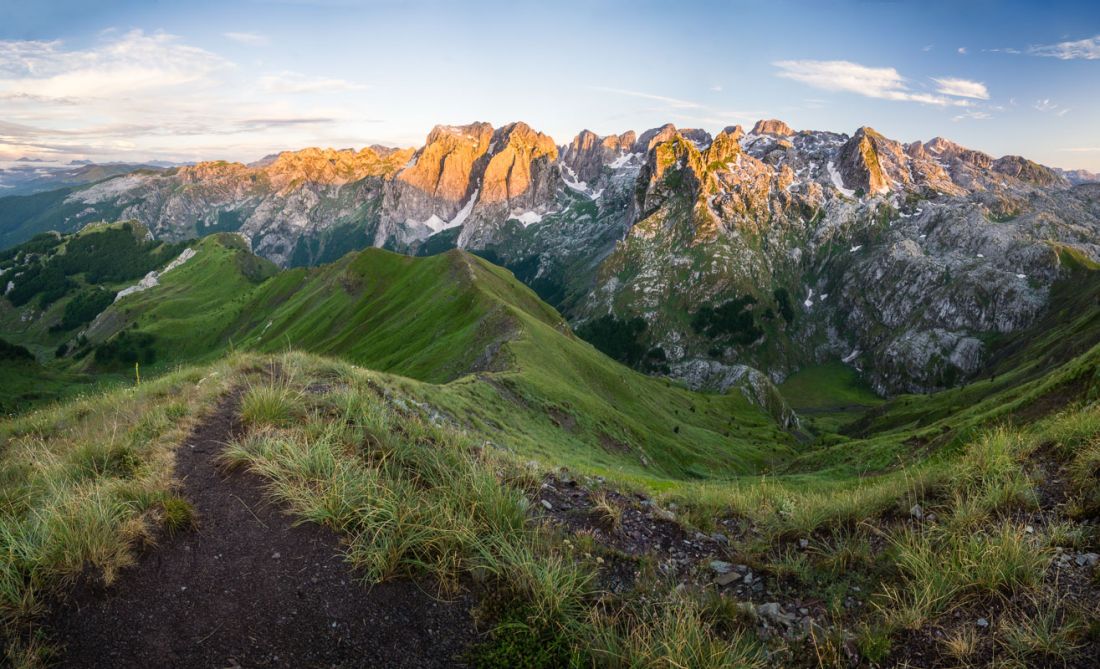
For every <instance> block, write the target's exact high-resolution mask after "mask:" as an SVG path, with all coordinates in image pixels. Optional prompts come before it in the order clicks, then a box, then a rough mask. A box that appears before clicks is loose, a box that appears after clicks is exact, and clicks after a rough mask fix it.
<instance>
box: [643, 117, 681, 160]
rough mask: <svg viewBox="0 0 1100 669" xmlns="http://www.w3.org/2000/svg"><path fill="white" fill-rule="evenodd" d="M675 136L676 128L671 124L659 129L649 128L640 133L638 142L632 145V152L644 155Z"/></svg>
mask: <svg viewBox="0 0 1100 669" xmlns="http://www.w3.org/2000/svg"><path fill="white" fill-rule="evenodd" d="M675 135H676V126H674V125H672V124H671V123H666V124H664V125H662V126H661V127H659V128H650V129H649V130H646V131H645V132H643V133H642V135H641V136H640V137H639V138H638V141H637V142H635V144H634V152H635V153H642V154H646V153H649V151H650V150H651V149H652V148H653V147H655V146H657V145H658V144H661V143H662V142H667V141H668V140H670V139H672V138H673V137H674V136H675Z"/></svg>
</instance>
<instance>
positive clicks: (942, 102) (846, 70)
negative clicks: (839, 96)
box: [773, 60, 972, 107]
mask: <svg viewBox="0 0 1100 669" xmlns="http://www.w3.org/2000/svg"><path fill="white" fill-rule="evenodd" d="M773 65H775V66H776V67H778V68H779V69H780V72H779V76H781V77H784V78H787V79H793V80H795V81H800V82H802V83H804V84H808V85H810V86H813V87H814V88H820V89H823V90H827V91H844V92H848V93H858V94H859V95H864V96H867V97H869V98H878V99H882V100H899V101H905V102H919V103H922V104H929V105H937V106H941V107H944V106H954V107H969V106H970V105H971V104H972V103H971V102H969V101H968V100H957V99H953V98H948V97H945V96H943V95H934V94H931V93H924V92H921V91H915V90H913V89H912V88H910V87H909V84H908V82H907V81H906V79H905V77H903V76H901V74H900V73H898V71H897V70H896V69H894V68H892V67H867V66H866V65H860V64H859V63H853V62H850V61H846V60H781V61H777V62H775V63H773Z"/></svg>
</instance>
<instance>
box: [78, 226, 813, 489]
mask: <svg viewBox="0 0 1100 669" xmlns="http://www.w3.org/2000/svg"><path fill="white" fill-rule="evenodd" d="M196 248H197V250H198V252H197V255H196V256H195V257H194V258H193V259H191V260H190V261H188V262H187V263H186V264H184V265H183V266H181V267H179V268H178V269H176V270H173V271H172V272H170V273H168V274H166V275H165V276H164V277H163V278H162V280H161V285H159V286H157V287H155V288H153V289H150V290H147V291H144V292H141V293H137V294H134V295H131V296H128V297H126V298H124V299H123V300H121V301H119V302H118V303H117V304H116V305H115V306H113V307H112V308H110V309H109V310H108V311H107V313H106V314H105V315H104V316H103V317H102V318H101V319H100V321H99V323H100V325H102V326H103V329H102V330H101V331H99V332H96V333H95V335H96V337H98V338H99V339H106V338H108V337H110V336H113V335H114V333H118V332H126V333H132V332H141V333H148V334H150V335H152V336H153V337H154V339H155V342H156V343H155V346H156V349H157V359H158V360H159V361H160V363H161V364H162V365H163V364H170V363H173V362H186V361H195V360H213V359H215V358H217V357H218V356H220V355H223V354H224V353H225V352H226V351H229V350H232V349H247V350H255V351H262V352H276V351H280V350H286V349H288V348H293V349H298V350H306V351H310V352H313V353H319V354H324V355H331V356H338V357H340V358H342V359H344V360H348V361H350V362H353V363H355V364H357V365H361V366H364V367H370V368H372V369H377V370H379V371H385V372H391V373H394V374H399V375H401V376H403V377H407V380H405V381H403V382H401V383H403V385H404V388H403V390H404V391H405V392H408V393H410V394H412V395H414V396H416V397H417V398H419V400H418V401H423V402H427V403H430V404H431V405H432V406H434V407H436V408H437V409H438V410H439V411H442V412H444V413H446V414H448V415H450V416H453V417H455V418H456V419H458V420H461V421H463V422H465V423H467V424H469V425H471V426H473V427H476V428H477V429H478V430H480V431H482V432H483V433H484V434H486V435H488V436H489V438H490V439H491V440H493V441H494V442H496V443H499V444H502V445H507V447H508V448H512V449H515V450H517V451H519V452H522V453H524V454H526V455H527V456H529V457H534V458H537V459H539V460H542V461H544V462H548V463H555V464H559V465H569V466H583V467H586V468H590V469H592V470H593V471H598V472H603V473H606V474H615V475H617V476H619V477H621V478H626V479H634V480H639V481H643V482H648V483H650V484H655V485H660V484H661V481H662V480H665V479H669V478H673V479H709V478H723V477H728V476H731V475H740V474H746V473H754V472H759V471H763V470H766V469H768V468H770V467H772V466H774V465H775V464H777V463H778V462H780V461H781V460H782V459H783V458H784V457H785V456H786V455H788V454H789V452H790V450H791V448H792V446H791V444H792V443H793V441H792V439H791V438H790V436H789V435H787V434H786V433H785V432H783V431H782V430H780V429H779V428H778V427H777V426H776V425H775V422H774V421H773V420H772V419H771V418H770V416H768V415H767V414H766V413H764V412H763V411H761V410H759V409H758V408H756V407H754V406H752V405H751V404H749V403H748V401H747V400H745V399H744V398H743V397H741V395H740V394H736V393H735V394H733V395H728V396H722V395H704V394H698V393H692V392H689V391H687V390H685V389H683V388H682V387H680V386H677V385H675V384H673V383H671V382H669V381H667V380H663V379H656V378H652V377H648V376H645V375H642V374H639V373H637V372H634V371H632V370H629V369H627V368H625V367H623V366H622V365H619V364H618V363H616V362H614V361H612V360H610V359H608V358H607V357H606V356H604V355H602V354H601V353H599V352H598V351H596V350H595V349H594V348H593V347H592V346H590V345H589V344H587V343H585V342H583V341H581V340H580V339H578V338H576V337H575V336H573V334H572V333H571V332H570V331H569V329H568V327H567V326H566V324H565V322H564V320H563V319H562V318H561V316H560V315H559V314H558V313H557V312H556V311H555V310H554V309H553V308H551V307H549V306H548V305H546V304H545V303H544V302H542V301H541V300H539V299H538V297H537V296H536V295H535V294H534V293H533V292H532V291H531V290H530V289H528V288H527V287H526V286H524V285H523V284H521V283H519V282H518V281H517V280H516V279H515V278H514V277H513V276H512V275H511V274H510V273H509V272H507V271H506V270H503V269H501V268H499V267H496V266H495V265H492V264H490V263H488V262H486V261H485V260H482V259H480V258H477V257H474V256H471V255H469V254H465V253H463V252H460V251H450V252H448V253H444V254H441V255H437V256H433V257H429V258H411V257H408V256H403V255H398V254H394V253H390V252H387V251H382V250H378V249H370V250H367V251H363V252H360V253H354V254H349V255H348V256H345V257H344V258H342V259H341V260H340V261H338V262H336V263H333V264H331V265H326V266H323V267H320V268H315V269H301V268H298V269H293V270H288V271H285V272H279V273H273V271H272V269H271V268H270V267H268V266H267V265H264V264H263V263H262V261H255V260H254V258H255V257H254V256H252V255H251V254H249V253H248V252H247V250H246V249H244V248H243V247H242V246H240V245H239V244H238V243H236V242H234V241H233V238H232V237H228V236H226V237H222V236H215V237H211V238H207V239H204V240H202V241H200V242H199V243H198V245H197V247H196ZM248 263H259V264H256V265H255V266H252V265H248Z"/></svg>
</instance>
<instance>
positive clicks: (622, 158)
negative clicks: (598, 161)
mask: <svg viewBox="0 0 1100 669" xmlns="http://www.w3.org/2000/svg"><path fill="white" fill-rule="evenodd" d="M635 156H641V154H640V153H622V154H619V157H618V158H616V159H615V160H613V161H611V162H610V163H608V164H607V166H608V167H610V168H611V169H613V170H619V169H622V168H624V167H626V166H627V163H629V162H630V161H631V160H633V159H634V157H635Z"/></svg>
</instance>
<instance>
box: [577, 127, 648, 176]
mask: <svg viewBox="0 0 1100 669" xmlns="http://www.w3.org/2000/svg"><path fill="white" fill-rule="evenodd" d="M636 142H637V135H635V133H634V131H633V130H628V131H626V132H624V133H622V134H621V135H607V136H604V137H600V136H599V135H597V134H596V133H594V132H592V131H591V130H582V131H581V132H580V133H579V134H578V135H577V136H576V137H574V138H573V141H572V142H570V143H569V144H568V145H567V146H564V147H562V151H561V160H562V162H563V163H564V164H565V165H566V166H567V167H568V168H569V169H571V170H572V171H573V174H574V175H575V176H576V178H577V180H578V181H580V182H585V183H589V182H594V181H596V180H597V179H599V177H600V173H601V172H602V170H603V168H604V166H606V165H615V164H618V163H616V161H620V162H621V161H622V160H623V159H624V156H627V155H628V154H630V153H631V152H632V151H633V150H634V145H635V143H636Z"/></svg>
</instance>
